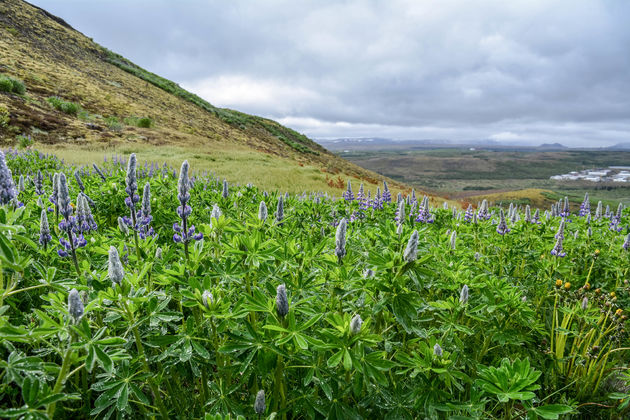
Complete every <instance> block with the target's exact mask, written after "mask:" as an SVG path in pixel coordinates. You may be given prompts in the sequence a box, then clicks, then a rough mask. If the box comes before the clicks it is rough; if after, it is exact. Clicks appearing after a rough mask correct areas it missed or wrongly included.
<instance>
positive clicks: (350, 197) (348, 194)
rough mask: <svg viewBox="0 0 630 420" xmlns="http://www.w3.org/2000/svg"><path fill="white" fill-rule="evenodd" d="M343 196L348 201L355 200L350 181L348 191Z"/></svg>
mask: <svg viewBox="0 0 630 420" xmlns="http://www.w3.org/2000/svg"><path fill="white" fill-rule="evenodd" d="M341 196H342V197H343V198H344V199H345V200H346V201H352V200H354V194H353V193H352V184H351V183H350V180H348V189H347V190H346V191H345V192H344V193H343V194H341Z"/></svg>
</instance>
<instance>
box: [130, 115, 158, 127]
mask: <svg viewBox="0 0 630 420" xmlns="http://www.w3.org/2000/svg"><path fill="white" fill-rule="evenodd" d="M124 122H125V124H127V125H131V126H134V127H140V128H151V127H153V120H152V119H151V118H149V117H127V118H125V119H124Z"/></svg>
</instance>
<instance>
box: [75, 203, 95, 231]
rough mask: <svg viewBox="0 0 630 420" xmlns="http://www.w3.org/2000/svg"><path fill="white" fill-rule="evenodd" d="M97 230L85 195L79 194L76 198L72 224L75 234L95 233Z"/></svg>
mask: <svg viewBox="0 0 630 420" xmlns="http://www.w3.org/2000/svg"><path fill="white" fill-rule="evenodd" d="M97 228H98V226H97V225H96V222H95V221H94V216H92V210H91V209H90V204H89V203H88V201H87V198H86V196H85V194H83V193H79V195H78V196H77V215H76V217H75V219H74V223H73V229H74V230H75V233H85V232H89V231H95V230H96V229H97Z"/></svg>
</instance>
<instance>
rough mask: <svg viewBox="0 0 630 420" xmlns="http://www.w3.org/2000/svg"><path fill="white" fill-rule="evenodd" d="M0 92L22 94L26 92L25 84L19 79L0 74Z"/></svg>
mask: <svg viewBox="0 0 630 420" xmlns="http://www.w3.org/2000/svg"><path fill="white" fill-rule="evenodd" d="M0 92H8V93H17V94H18V95H23V94H24V92H26V86H24V83H23V82H21V81H20V80H17V79H14V78H13V77H10V76H5V75H0Z"/></svg>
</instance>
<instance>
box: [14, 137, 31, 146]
mask: <svg viewBox="0 0 630 420" xmlns="http://www.w3.org/2000/svg"><path fill="white" fill-rule="evenodd" d="M15 139H16V140H17V142H18V146H19V147H20V148H21V149H25V148H27V147H28V146H30V145H32V144H33V139H32V138H31V136H25V135H23V134H20V135H19V136H16V138H15Z"/></svg>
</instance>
